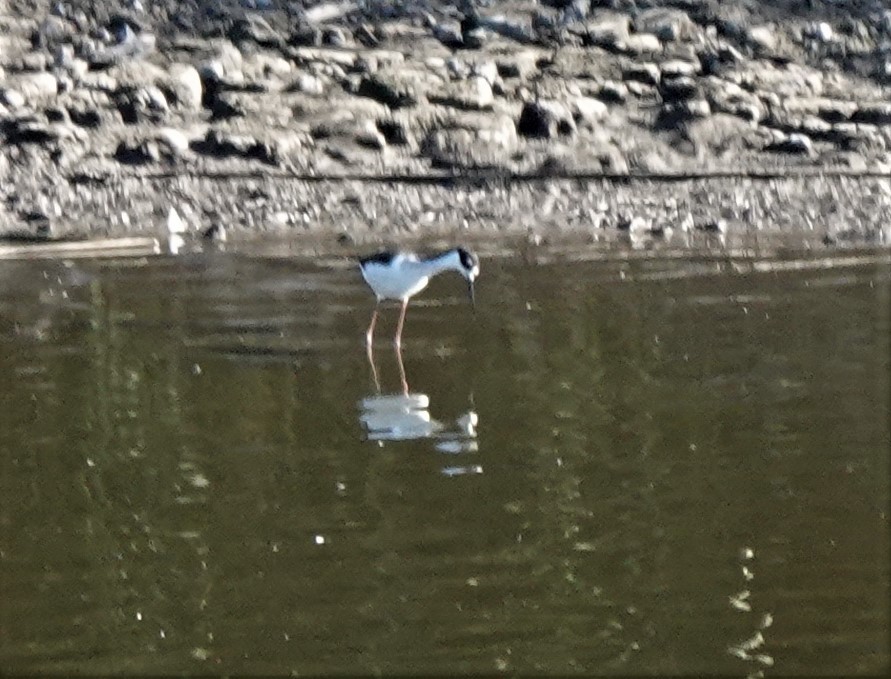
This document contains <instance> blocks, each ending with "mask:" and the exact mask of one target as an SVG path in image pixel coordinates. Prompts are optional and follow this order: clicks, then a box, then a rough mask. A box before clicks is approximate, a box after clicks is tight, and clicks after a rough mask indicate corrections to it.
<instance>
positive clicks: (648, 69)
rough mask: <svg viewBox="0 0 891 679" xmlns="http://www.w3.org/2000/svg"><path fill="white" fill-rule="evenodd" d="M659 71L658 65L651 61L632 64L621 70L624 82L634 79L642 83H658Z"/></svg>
mask: <svg viewBox="0 0 891 679" xmlns="http://www.w3.org/2000/svg"><path fill="white" fill-rule="evenodd" d="M660 78H661V73H660V72H659V67H658V66H657V65H656V64H652V63H643V64H632V65H631V66H629V67H628V68H626V69H625V70H624V71H623V72H622V79H623V80H625V82H628V81H635V82H640V83H643V84H644V85H654V86H655V85H658V84H659V79H660Z"/></svg>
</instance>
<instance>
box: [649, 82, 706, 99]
mask: <svg viewBox="0 0 891 679" xmlns="http://www.w3.org/2000/svg"><path fill="white" fill-rule="evenodd" d="M659 94H660V95H662V100H663V101H667V102H678V101H686V100H688V99H693V98H694V97H697V96H700V94H701V92H700V88H699V83H698V82H697V81H696V79H695V78H688V77H686V76H682V77H679V78H666V79H663V80H662V83H661V84H660V86H659Z"/></svg>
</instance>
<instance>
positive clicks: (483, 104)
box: [429, 76, 495, 111]
mask: <svg viewBox="0 0 891 679" xmlns="http://www.w3.org/2000/svg"><path fill="white" fill-rule="evenodd" d="M429 99H430V101H431V102H433V103H436V104H441V105H443V106H451V107H452V108H459V109H464V110H475V111H483V110H490V109H491V108H492V105H493V104H494V103H495V95H494V94H493V93H492V86H491V85H490V84H489V81H488V80H486V79H485V78H483V77H481V76H473V77H471V78H468V79H467V80H461V81H458V82H454V83H448V84H447V85H446V86H445V87H444V88H443V91H441V92H438V93H436V94H433V93H431V94H430V95H429Z"/></svg>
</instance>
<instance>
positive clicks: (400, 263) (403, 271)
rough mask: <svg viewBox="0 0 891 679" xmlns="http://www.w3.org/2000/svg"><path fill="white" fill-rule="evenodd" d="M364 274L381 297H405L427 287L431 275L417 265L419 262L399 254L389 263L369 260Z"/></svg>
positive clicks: (363, 271)
mask: <svg viewBox="0 0 891 679" xmlns="http://www.w3.org/2000/svg"><path fill="white" fill-rule="evenodd" d="M362 276H363V277H364V278H365V281H366V282H367V283H368V285H369V286H370V287H371V289H372V290H373V291H374V294H375V295H377V296H378V297H380V298H381V299H405V298H407V297H411V296H412V295H416V294H417V293H419V292H420V291H421V290H423V289H424V288H426V287H427V283H429V282H430V278H429V276H427V275H426V273H425V272H424V271H423V270H422V269H421V267H419V266H417V262H416V261H413V260H411V259H409V258H407V257H405V256H403V255H397V256H396V257H394V258H393V259H392V260H391V261H390V263H389V264H380V263H378V262H368V263H367V264H366V265H365V266H363V267H362Z"/></svg>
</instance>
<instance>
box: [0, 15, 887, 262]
mask: <svg viewBox="0 0 891 679" xmlns="http://www.w3.org/2000/svg"><path fill="white" fill-rule="evenodd" d="M0 138H2V139H3V144H2V146H0V179H2V182H0V186H2V201H0V239H4V240H55V239H65V238H83V237H87V238H96V237H107V236H123V235H145V234H163V233H166V231H167V228H168V220H169V218H170V214H171V208H173V209H174V210H175V213H176V215H178V216H179V217H181V219H182V224H183V228H184V229H185V231H187V232H189V233H194V234H206V235H208V236H209V237H219V235H220V234H222V233H228V234H229V235H230V236H232V237H237V238H244V239H250V238H255V237H264V236H268V235H275V236H277V237H286V238H290V237H298V236H301V235H305V234H313V235H324V236H326V237H327V236H330V237H331V238H332V240H337V239H340V240H341V241H344V240H348V241H350V242H371V241H383V240H398V239H407V238H412V239H423V238H425V237H428V236H433V237H443V236H453V235H460V236H462V237H463V236H472V237H483V236H488V235H493V236H497V235H500V234H527V235H531V237H533V238H535V239H539V238H548V237H551V236H554V235H559V236H561V237H566V236H570V235H574V236H578V237H581V238H582V239H584V240H586V241H598V240H608V239H612V238H618V237H626V238H631V239H632V240H633V241H635V242H649V241H652V242H657V243H658V242H666V241H671V242H676V243H682V244H686V245H690V244H695V242H696V238H695V236H696V234H709V233H712V234H714V233H717V234H726V235H730V236H734V235H736V236H739V235H741V234H748V235H751V234H765V235H769V234H780V235H785V236H790V237H792V238H798V239H800V240H801V242H811V241H813V242H820V243H824V244H826V245H830V246H831V245H838V244H847V243H851V244H857V245H863V244H880V245H889V244H891V178H889V176H891V7H889V6H888V5H887V3H886V2H882V1H881V0H850V1H848V0H801V1H797V0H785V1H779V2H766V1H765V2H761V1H759V0H740V1H739V2H734V3H728V2H718V1H717V0H652V1H645V0H641V1H638V2H633V1H628V2H626V1H624V0H575V1H570V0H540V1H538V2H536V1H533V0H523V1H509V0H508V1H501V0H473V1H471V0H467V1H463V0H459V1H458V2H434V1H433V0H416V1H406V2H396V1H395V0H364V1H358V0H357V1H338V2H311V1H305V2H280V1H279V0H242V1H241V2H238V1H235V0H232V1H217V2H202V1H198V0H191V1H188V2H174V1H173V0H124V1H123V2H121V3H116V2H95V1H92V0H70V1H68V2H48V1H46V2H44V1H42V0H21V1H19V0H0ZM672 239H674V240H672Z"/></svg>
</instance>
